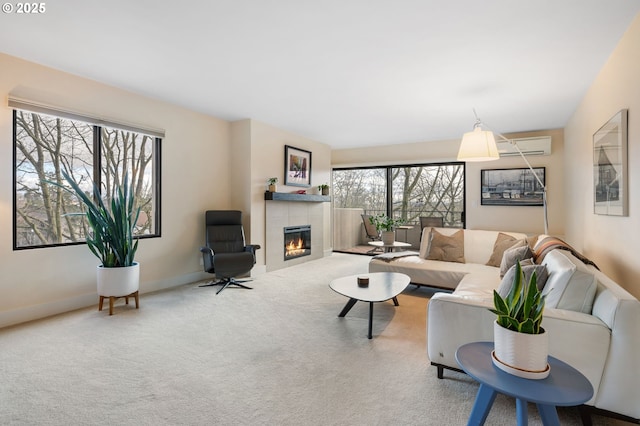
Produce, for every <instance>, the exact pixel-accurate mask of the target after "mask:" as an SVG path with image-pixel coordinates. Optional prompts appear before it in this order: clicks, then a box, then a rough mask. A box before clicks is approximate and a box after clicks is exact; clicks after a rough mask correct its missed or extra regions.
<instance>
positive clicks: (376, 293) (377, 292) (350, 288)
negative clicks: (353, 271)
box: [329, 272, 411, 339]
mask: <svg viewBox="0 0 640 426" xmlns="http://www.w3.org/2000/svg"><path fill="white" fill-rule="evenodd" d="M358 277H368V278H369V285H367V286H366V287H361V286H359V285H358ZM410 281H411V279H410V278H409V276H408V275H405V274H400V273H397V272H372V273H369V274H359V275H350V276H348V277H342V278H337V279H335V280H333V281H331V282H330V283H329V287H330V288H331V290H333V291H335V292H336V293H338V294H341V295H343V296H346V297H348V298H349V301H348V302H347V304H346V305H344V308H343V309H342V311H341V312H340V313H339V314H338V316H339V317H344V316H345V315H347V312H349V311H350V310H351V308H353V305H355V304H356V302H357V301H358V300H361V301H363V302H369V333H368V335H367V337H368V338H369V339H371V337H372V333H371V331H372V328H373V303H374V302H384V301H386V300H389V299H393V304H394V305H395V306H398V305H399V304H398V299H397V298H396V296H397V295H399V294H400V293H402V291H403V290H404V289H405V288H407V286H408V285H409V282H410Z"/></svg>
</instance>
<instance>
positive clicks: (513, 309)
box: [489, 262, 549, 379]
mask: <svg viewBox="0 0 640 426" xmlns="http://www.w3.org/2000/svg"><path fill="white" fill-rule="evenodd" d="M515 268H516V269H515V275H514V278H513V285H512V286H511V289H510V290H509V292H508V294H507V295H506V297H502V296H500V294H499V293H498V291H496V290H494V291H493V308H491V309H489V310H490V311H491V312H493V313H494V314H496V315H497V318H496V321H495V323H494V329H493V332H494V345H495V347H494V356H493V363H494V364H495V365H496V366H497V367H499V368H501V369H503V370H505V371H507V372H509V373H511V374H515V375H518V376H521V377H527V378H534V379H535V378H540V379H542V378H544V377H547V375H548V374H549V365H548V363H547V356H548V354H549V343H548V342H549V339H548V335H547V333H546V332H545V330H544V328H542V318H543V312H544V304H545V298H546V295H543V294H542V292H541V291H540V290H538V287H537V284H536V273H535V271H534V272H533V273H532V274H531V278H530V279H529V282H528V283H527V282H525V275H524V273H523V271H522V266H521V265H520V262H517V263H516V266H515Z"/></svg>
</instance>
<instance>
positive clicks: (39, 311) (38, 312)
mask: <svg viewBox="0 0 640 426" xmlns="http://www.w3.org/2000/svg"><path fill="white" fill-rule="evenodd" d="M209 277H211V274H207V273H206V272H194V273H191V274H186V275H181V276H179V277H173V278H170V279H165V280H160V281H154V282H143V283H140V294H144V293H149V292H152V291H158V290H164V289H167V288H172V287H177V286H180V285H184V284H189V283H192V282H197V281H201V280H205V279H207V278H209ZM97 303H98V293H97V292H92V293H89V294H81V295H77V296H73V297H69V298H67V299H63V300H56V301H55V302H47V303H41V304H39V305H32V306H26V307H24V308H18V309H14V310H11V311H4V312H0V328H2V327H8V326H11V325H15V324H20V323H23V322H27V321H33V320H37V319H41V318H46V317H50V316H52V315H58V314H62V313H64V312H69V311H75V310H76V309H82V308H86V307H89V306H93V305H97Z"/></svg>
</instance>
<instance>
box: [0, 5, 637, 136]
mask: <svg viewBox="0 0 640 426" xmlns="http://www.w3.org/2000/svg"><path fill="white" fill-rule="evenodd" d="M13 3H14V4H15V3H16V2H13ZM45 5H46V11H45V13H43V14H40V15H18V14H16V13H15V12H14V13H9V14H7V13H3V14H1V15H0V51H1V52H4V53H7V54H9V55H13V56H17V57H21V58H25V59H27V60H30V61H33V62H37V63H41V64H44V65H48V66H51V67H53V68H57V69H61V70H64V71H67V72H70V73H73V74H77V75H80V76H84V77H88V78H91V79H94V80H97V81H101V82H104V83H107V84H110V85H113V86H117V87H121V88H124V89H128V90H131V91H133V92H136V93H140V94H143V95H147V96H150V97H153V98H157V99H161V100H164V101H168V102H171V103H174V104H178V105H182V106H185V107H188V108H190V109H193V110H196V111H200V112H203V113H207V114H210V115H213V116H216V117H220V118H223V119H226V120H238V119H243V118H253V119H256V120H259V121H262V122H265V123H268V124H271V125H274V126H276V127H279V128H281V129H284V130H288V131H291V132H294V133H296V134H299V135H302V136H305V137H308V138H311V139H314V140H317V141H320V142H324V143H327V144H329V145H331V146H332V147H333V148H336V149H337V148H346V147H358V146H373V145H380V144H394V143H403V142H419V141H429V140H443V139H456V138H459V137H460V136H461V135H462V133H463V132H465V131H469V130H470V129H471V128H472V126H473V122H474V115H473V108H475V109H476V110H477V111H478V115H479V116H480V117H481V118H482V119H483V120H484V121H485V122H487V123H489V125H491V126H492V127H493V129H494V130H496V131H499V132H502V133H506V132H514V131H528V130H540V129H551V128H560V127H564V125H565V124H566V123H567V120H568V119H569V118H570V116H571V114H572V113H573V112H574V110H575V109H576V107H577V106H578V103H579V102H580V100H581V99H582V98H583V96H584V95H585V92H586V90H587V89H588V87H589V86H590V84H591V83H592V81H593V80H594V78H595V77H596V75H597V74H598V72H599V71H600V69H601V68H602V66H603V65H604V63H605V62H606V60H607V58H608V57H609V55H610V54H611V53H612V51H613V49H614V48H615V46H616V44H617V43H618V41H619V40H620V38H621V37H622V35H623V33H624V32H625V30H626V29H627V28H628V27H629V25H630V24H631V22H632V20H633V19H634V17H635V16H636V15H637V14H638V13H639V12H640V1H638V0H481V1H480V0H316V1H313V0H191V1H175V0H174V1H167V0H160V1H159V0H103V1H95V0H94V1H89V0H55V1H48V2H46V3H45ZM0 72H1V70H0Z"/></svg>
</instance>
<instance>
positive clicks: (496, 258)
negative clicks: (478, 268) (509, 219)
mask: <svg viewBox="0 0 640 426" xmlns="http://www.w3.org/2000/svg"><path fill="white" fill-rule="evenodd" d="M516 241H517V240H516V239H515V238H514V237H512V236H511V235H507V234H505V233H503V232H498V236H497V237H496V242H495V243H494V244H493V252H492V253H491V257H490V258H489V261H488V262H487V263H486V265H487V266H496V267H499V266H500V262H502V255H503V254H504V251H505V250H506V249H508V248H510V247H512V246H513V245H514V244H516Z"/></svg>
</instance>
